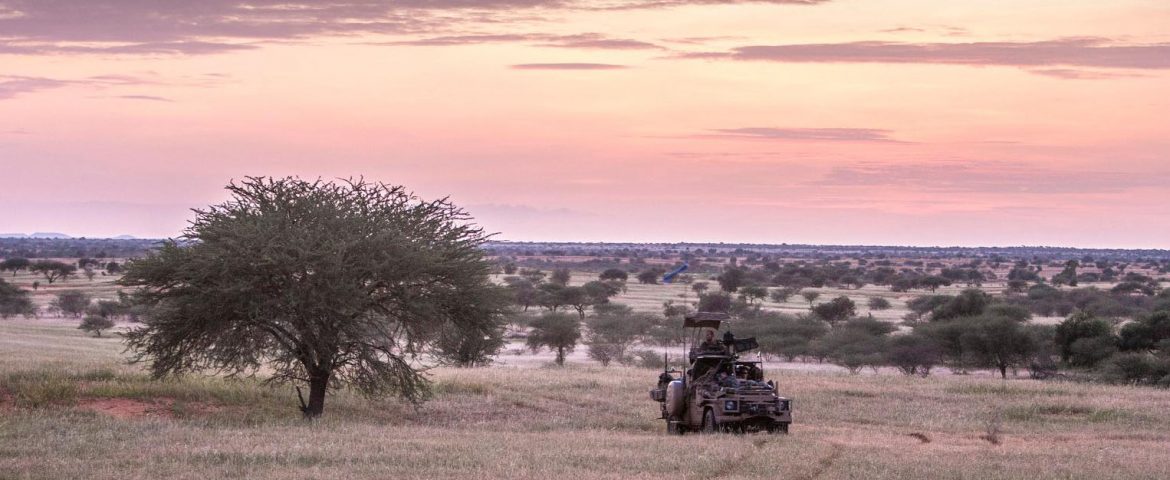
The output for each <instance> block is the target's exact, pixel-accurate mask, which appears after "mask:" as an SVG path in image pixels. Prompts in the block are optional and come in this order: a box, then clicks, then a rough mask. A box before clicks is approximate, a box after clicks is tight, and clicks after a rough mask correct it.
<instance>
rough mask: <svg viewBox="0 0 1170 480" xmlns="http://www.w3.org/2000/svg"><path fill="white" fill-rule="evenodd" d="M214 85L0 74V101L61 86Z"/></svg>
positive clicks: (204, 81)
mask: <svg viewBox="0 0 1170 480" xmlns="http://www.w3.org/2000/svg"><path fill="white" fill-rule="evenodd" d="M214 83H215V82H214V81H212V80H207V79H198V80H197V81H193V82H192V81H188V80H186V79H180V80H176V81H164V80H163V79H162V78H161V77H158V76H157V75H156V74H142V75H126V74H110V75H93V76H89V77H83V78H78V79H61V78H48V77H33V76H21V75H0V100H4V99H10V98H15V97H17V96H19V95H23V94H27V93H33V92H38V91H42V90H51V89H57V88H64V87H88V88H93V89H115V88H118V87H141V86H159V85H192V86H208V85H212V84H214ZM116 97H117V98H125V99H132V100H155V101H170V100H169V99H167V98H165V97H160V96H154V95H137V94H126V95H117V96H116Z"/></svg>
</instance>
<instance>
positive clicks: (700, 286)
mask: <svg viewBox="0 0 1170 480" xmlns="http://www.w3.org/2000/svg"><path fill="white" fill-rule="evenodd" d="M710 286H711V285H710V284H708V283H707V282H695V283H692V284H691V290H693V291H694V292H695V295H698V296H700V297H701V296H703V293H705V292H706V291H707V289H708V288H710Z"/></svg>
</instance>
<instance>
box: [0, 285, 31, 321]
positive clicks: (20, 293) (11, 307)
mask: <svg viewBox="0 0 1170 480" xmlns="http://www.w3.org/2000/svg"><path fill="white" fill-rule="evenodd" d="M35 313H36V307H34V306H33V303H32V298H31V297H30V296H29V293H28V290H25V289H23V288H20V287H17V286H16V285H13V284H11V283H8V282H5V281H4V279H0V318H8V317H11V316H13V315H24V316H26V317H27V316H32V315H33V314H35Z"/></svg>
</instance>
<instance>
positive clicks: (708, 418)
mask: <svg viewBox="0 0 1170 480" xmlns="http://www.w3.org/2000/svg"><path fill="white" fill-rule="evenodd" d="M702 432H703V433H719V422H716V421H715V411H714V410H712V409H710V408H707V409H704V410H703V430H702Z"/></svg>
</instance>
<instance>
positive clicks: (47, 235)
mask: <svg viewBox="0 0 1170 480" xmlns="http://www.w3.org/2000/svg"><path fill="white" fill-rule="evenodd" d="M0 238H48V239H63V240H69V239H74V238H77V237H74V236H72V235H67V234H64V233H59V232H36V233H33V234H31V235H30V234H27V233H0ZM82 238H85V237H82ZM90 238H109V239H112V240H138V237H135V236H133V235H118V236H116V237H90Z"/></svg>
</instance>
